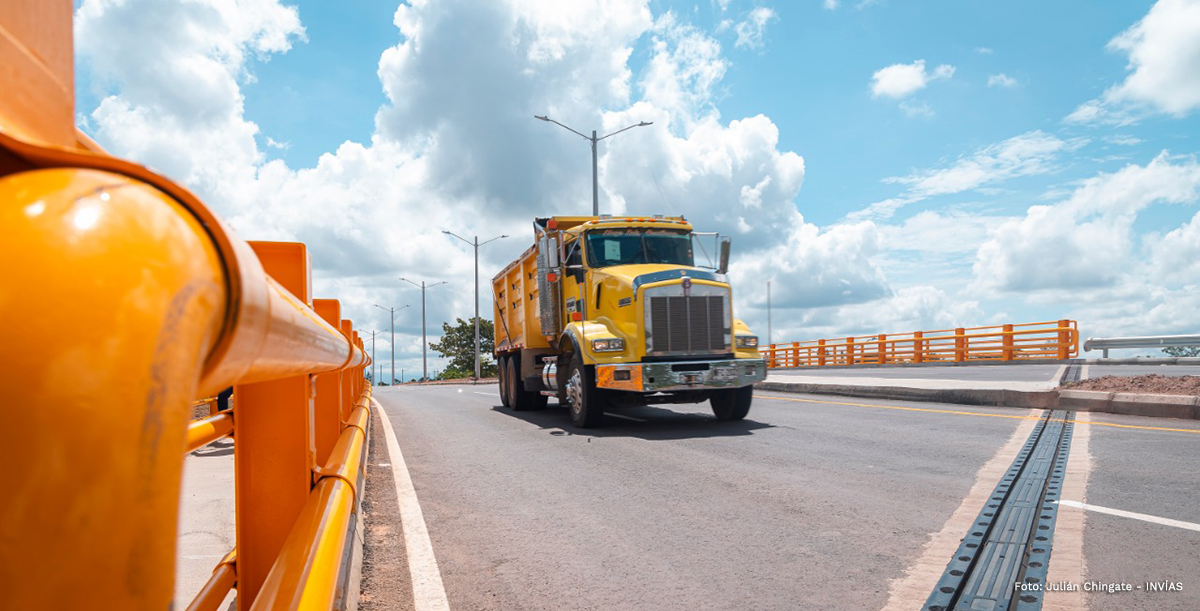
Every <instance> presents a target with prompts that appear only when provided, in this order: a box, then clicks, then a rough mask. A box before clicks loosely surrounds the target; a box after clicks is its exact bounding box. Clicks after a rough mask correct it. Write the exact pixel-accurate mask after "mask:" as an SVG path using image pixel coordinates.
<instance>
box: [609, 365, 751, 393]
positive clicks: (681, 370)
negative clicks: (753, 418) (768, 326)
mask: <svg viewBox="0 0 1200 611" xmlns="http://www.w3.org/2000/svg"><path fill="white" fill-rule="evenodd" d="M766 377H767V362H766V360H764V359H723V360H717V361H675V362H669V363H623V364H619V365H596V386H598V387H600V388H609V389H612V390H628V391H633V392H660V391H669V390H700V389H705V388H739V387H742V386H749V385H751V384H753V383H755V382H761V381H762V380H764V379H765V378H766Z"/></svg>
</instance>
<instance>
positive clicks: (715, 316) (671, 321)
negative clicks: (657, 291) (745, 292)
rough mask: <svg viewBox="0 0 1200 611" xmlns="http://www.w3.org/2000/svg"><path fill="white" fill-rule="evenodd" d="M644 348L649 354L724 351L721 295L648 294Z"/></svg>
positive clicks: (725, 337)
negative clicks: (645, 347)
mask: <svg viewBox="0 0 1200 611" xmlns="http://www.w3.org/2000/svg"><path fill="white" fill-rule="evenodd" d="M648 306H649V309H650V315H649V323H650V325H649V329H647V334H646V338H647V343H648V344H649V345H648V346H647V351H648V352H650V353H652V354H707V353H719V352H726V351H727V350H726V349H727V347H728V346H729V328H728V327H726V324H725V320H726V315H725V313H726V309H725V297H724V296H722V295H692V296H683V295H664V296H652V297H650V298H649V301H648Z"/></svg>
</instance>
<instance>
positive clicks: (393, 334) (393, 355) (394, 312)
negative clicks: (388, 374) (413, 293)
mask: <svg viewBox="0 0 1200 611" xmlns="http://www.w3.org/2000/svg"><path fill="white" fill-rule="evenodd" d="M375 307H377V308H379V309H380V310H387V311H388V312H389V313H391V315H392V343H391V346H392V384H395V383H396V310H403V309H404V308H407V307H408V305H407V304H406V305H402V306H400V307H398V308H385V307H383V306H381V305H379V304H378V303H377V304H375ZM372 358H374V357H372Z"/></svg>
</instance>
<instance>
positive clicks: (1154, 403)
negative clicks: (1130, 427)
mask: <svg viewBox="0 0 1200 611" xmlns="http://www.w3.org/2000/svg"><path fill="white" fill-rule="evenodd" d="M1058 406H1059V407H1060V408H1062V409H1073V410H1076V411H1081V412H1106V413H1109V414H1128V415H1130V416H1151V417H1154V418H1181V419H1184V420H1200V397H1196V396H1192V395H1151V394H1142V393H1132V392H1103V391H1095V390H1060V391H1058Z"/></svg>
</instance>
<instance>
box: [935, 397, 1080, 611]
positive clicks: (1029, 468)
mask: <svg viewBox="0 0 1200 611" xmlns="http://www.w3.org/2000/svg"><path fill="white" fill-rule="evenodd" d="M1074 418H1075V412H1068V411H1065V410H1054V411H1052V412H1050V413H1047V414H1046V416H1045V417H1043V418H1042V419H1041V420H1040V421H1039V422H1038V423H1037V425H1036V426H1035V427H1034V429H1033V433H1031V434H1030V435H1029V439H1028V440H1027V441H1026V442H1025V445H1024V446H1023V447H1022V448H1021V451H1020V453H1018V454H1017V459H1016V460H1015V461H1013V464H1012V466H1011V467H1009V469H1008V471H1006V472H1005V473H1004V477H1002V478H1001V480H1000V483H999V484H998V485H997V486H996V489H995V490H993V491H992V494H991V496H990V497H988V500H987V502H986V504H985V506H984V508H983V510H982V511H980V512H979V515H978V516H977V517H976V518H975V522H974V525H973V526H972V527H971V530H970V531H968V532H967V535H966V536H965V537H963V542H962V545H960V546H959V548H958V551H957V552H955V554H954V558H953V559H952V560H951V561H950V564H949V565H948V566H947V567H946V572H945V573H943V574H942V578H941V580H940V581H938V584H937V586H936V587H935V588H934V590H933V594H931V595H930V596H929V600H927V601H925V606H924V607H922V608H923V609H925V610H926V611H949V610H952V609H966V610H970V611H995V610H1000V609H1009V610H1013V609H1015V610H1019V611H1032V610H1035V609H1041V608H1042V593H1043V589H1044V586H1045V583H1046V569H1047V565H1049V563H1050V547H1051V543H1052V541H1051V539H1052V536H1053V534H1054V523H1055V521H1056V520H1057V518H1058V499H1059V495H1060V494H1061V493H1062V481H1063V475H1064V473H1065V472H1066V466H1067V454H1068V452H1069V449H1070V447H1071V431H1072V429H1073V428H1074V424H1073V423H1072V421H1073V420H1074Z"/></svg>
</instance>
